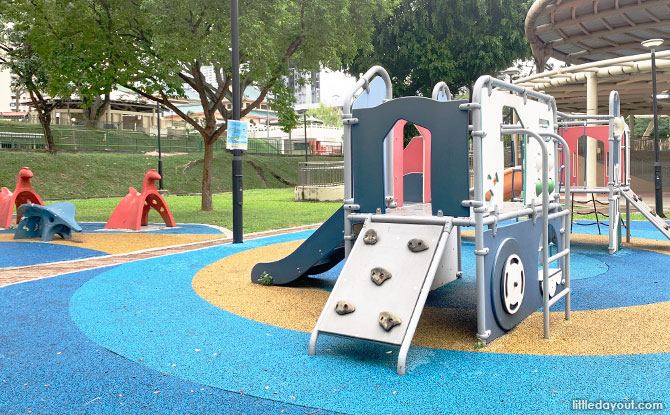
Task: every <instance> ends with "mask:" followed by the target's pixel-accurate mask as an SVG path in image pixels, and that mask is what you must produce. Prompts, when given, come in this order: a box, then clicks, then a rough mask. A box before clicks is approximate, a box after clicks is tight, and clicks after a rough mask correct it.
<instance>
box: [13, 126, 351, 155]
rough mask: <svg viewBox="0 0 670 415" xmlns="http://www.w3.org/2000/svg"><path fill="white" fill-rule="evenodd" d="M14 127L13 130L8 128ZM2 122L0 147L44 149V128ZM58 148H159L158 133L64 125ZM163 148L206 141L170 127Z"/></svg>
mask: <svg viewBox="0 0 670 415" xmlns="http://www.w3.org/2000/svg"><path fill="white" fill-rule="evenodd" d="M6 130H11V131H6ZM6 130H5V131H3V127H2V126H0V149H11V150H43V149H46V147H47V145H46V139H45V138H44V134H43V133H42V132H41V129H40V128H32V127H30V126H28V127H26V128H24V127H16V126H11V127H6ZM52 133H53V137H54V144H55V146H56V150H59V151H108V152H136V153H145V152H152V151H158V140H157V137H156V136H155V135H149V134H145V133H141V132H132V131H115V130H88V129H79V128H73V129H62V128H54V129H53V130H52ZM214 148H215V150H222V149H225V148H226V140H225V137H224V138H220V139H219V140H217V141H216V143H215V144H214ZM161 150H162V151H163V152H165V153H191V152H202V151H203V150H204V143H203V139H202V136H200V134H185V133H184V134H176V133H174V132H172V131H169V132H168V133H167V134H165V135H162V137H161ZM305 151H307V152H308V154H309V155H324V156H327V155H341V154H342V146H341V145H339V144H337V145H332V146H323V145H318V146H314V145H308V146H305V143H304V142H302V141H296V140H282V139H270V140H265V139H260V138H250V139H249V145H248V150H247V152H248V153H254V154H288V155H304V154H305Z"/></svg>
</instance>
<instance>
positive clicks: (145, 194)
mask: <svg viewBox="0 0 670 415" xmlns="http://www.w3.org/2000/svg"><path fill="white" fill-rule="evenodd" d="M160 179H161V176H160V174H158V172H157V171H156V170H153V169H152V170H149V171H147V172H146V174H145V175H144V181H143V182H142V192H141V193H140V192H138V191H137V190H135V188H134V187H132V186H131V187H129V188H128V194H127V195H126V196H124V198H123V199H121V201H120V202H119V204H118V205H117V206H116V208H115V209H114V212H112V215H111V216H110V217H109V220H108V221H107V223H106V224H105V229H130V230H134V231H139V230H140V229H141V227H142V226H146V225H148V224H149V210H150V209H154V210H156V211H157V212H158V213H159V214H160V215H161V218H163V221H164V222H165V225H166V226H168V227H174V226H177V225H176V224H175V221H174V218H173V217H172V213H171V212H170V208H169V207H168V205H167V203H166V202H165V199H163V196H161V195H160V193H158V189H156V182H157V181H158V180H160Z"/></svg>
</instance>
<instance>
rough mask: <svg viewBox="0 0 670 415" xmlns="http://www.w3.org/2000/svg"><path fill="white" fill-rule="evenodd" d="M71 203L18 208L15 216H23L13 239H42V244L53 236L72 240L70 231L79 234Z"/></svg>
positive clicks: (27, 205) (79, 228)
mask: <svg viewBox="0 0 670 415" xmlns="http://www.w3.org/2000/svg"><path fill="white" fill-rule="evenodd" d="M74 213H75V207H74V205H73V204H72V203H67V202H64V203H53V204H51V205H48V206H42V205H37V204H34V203H26V204H23V205H21V206H19V209H18V211H17V215H20V216H23V219H21V222H19V226H18V227H17V228H16V232H15V233H14V239H30V238H40V237H41V238H42V242H49V241H51V240H53V238H54V236H55V235H60V237H61V238H63V239H72V231H74V232H81V231H82V229H81V226H79V224H78V223H77V221H75V219H74Z"/></svg>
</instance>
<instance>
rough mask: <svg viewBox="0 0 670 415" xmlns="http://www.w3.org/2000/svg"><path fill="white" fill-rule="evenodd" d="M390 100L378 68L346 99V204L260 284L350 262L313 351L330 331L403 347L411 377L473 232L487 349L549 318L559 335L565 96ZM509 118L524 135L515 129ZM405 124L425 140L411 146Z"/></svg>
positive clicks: (261, 269) (565, 260) (564, 265)
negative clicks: (511, 162)
mask: <svg viewBox="0 0 670 415" xmlns="http://www.w3.org/2000/svg"><path fill="white" fill-rule="evenodd" d="M379 90H381V91H384V92H385V93H383V94H377V92H376V91H379ZM391 91H392V87H391V81H390V78H389V76H388V74H387V73H386V71H385V70H384V69H383V68H381V67H379V66H376V67H373V68H372V69H370V70H369V71H368V72H367V73H366V74H365V75H364V76H363V77H362V78H361V79H360V80H359V81H358V83H357V84H356V86H355V88H354V89H353V90H352V92H351V93H350V94H349V95H348V96H347V97H346V98H345V101H344V111H343V122H344V156H345V170H344V183H345V184H344V188H345V199H344V205H343V207H342V208H340V209H339V210H338V211H337V212H336V213H335V214H334V215H333V216H332V217H331V218H330V219H328V220H327V221H326V222H325V223H324V224H323V225H322V226H321V227H320V228H319V229H317V230H316V231H315V232H314V233H313V234H312V235H311V236H310V237H309V238H308V239H307V240H306V241H305V242H304V243H303V244H302V245H301V246H299V247H298V248H297V249H296V250H295V251H294V252H293V253H292V254H290V255H289V256H287V257H286V258H284V259H282V260H279V261H275V262H271V263H259V264H257V265H256V266H255V267H254V268H253V270H252V275H251V279H252V281H253V282H256V283H260V282H261V281H264V283H267V281H268V280H269V281H270V282H271V283H272V284H275V285H281V284H287V283H290V282H292V281H294V280H296V279H298V278H300V277H304V276H307V275H314V274H319V273H322V272H324V271H326V270H328V269H330V268H332V267H333V266H334V265H336V264H337V263H339V262H340V260H341V259H342V258H343V257H346V262H345V264H344V267H343V269H342V272H341V274H340V276H339V278H338V279H337V281H336V283H335V286H334V288H333V290H332V292H331V295H330V297H329V299H328V301H327V303H326V306H325V308H324V310H323V312H322V314H321V316H320V317H319V319H318V321H317V323H316V326H315V328H314V331H313V333H312V336H311V338H310V343H309V353H310V355H314V354H315V353H316V343H317V339H318V337H319V335H320V334H328V335H336V336H344V337H350V338H356V339H362V340H367V341H372V342H378V343H383V344H389V345H395V346H400V351H399V355H398V364H397V372H398V374H404V373H405V371H406V357H407V353H408V350H409V346H410V344H411V341H412V338H413V335H414V332H415V329H416V327H417V324H418V321H419V318H420V316H421V312H422V310H423V306H424V304H425V301H426V298H427V296H428V293H429V291H431V290H433V289H437V288H439V287H442V286H444V285H446V284H448V283H450V282H453V281H455V280H457V279H458V278H459V277H460V276H461V262H460V261H461V228H462V227H474V228H475V255H476V308H477V328H476V336H477V338H478V339H479V341H480V342H481V344H482V345H486V343H487V342H490V341H493V340H494V339H496V338H497V337H499V336H501V335H503V334H504V333H506V332H507V331H509V330H511V329H512V328H514V326H516V325H517V324H518V323H519V322H520V321H522V320H523V319H524V318H526V317H527V316H528V315H530V314H531V313H533V312H535V311H536V310H537V309H538V308H540V307H542V308H543V313H544V336H545V337H546V338H548V337H549V310H550V308H551V306H552V305H554V304H555V303H556V302H558V301H559V300H560V299H562V298H565V318H566V319H569V318H570V226H569V214H570V209H569V207H570V184H569V182H567V183H566V185H565V187H566V189H565V190H566V200H565V204H564V205H561V203H560V193H559V191H558V188H557V187H556V186H555V183H557V182H558V179H559V175H560V173H559V172H560V171H562V169H563V168H562V167H559V163H558V160H559V159H558V154H559V152H567V143H566V142H565V140H564V139H563V138H562V137H560V136H559V135H557V134H556V131H557V117H558V112H557V110H556V105H555V101H554V99H553V98H552V97H551V96H548V95H545V94H542V93H538V92H534V91H531V90H528V89H526V88H523V87H519V86H515V85H512V84H509V83H506V82H503V81H500V80H497V79H495V78H492V77H489V76H485V77H481V78H480V79H479V80H478V81H477V83H476V84H475V87H474V94H473V100H472V103H471V104H469V103H467V102H466V101H452V100H451V96H450V95H451V94H450V93H449V90H448V88H447V87H446V84H444V83H440V84H438V85H436V86H435V88H434V90H433V97H432V99H431V98H424V97H403V98H397V99H393V97H392V92H391ZM510 111H514V113H515V114H516V116H517V118H518V120H519V123H518V124H513V123H510V122H504V118H505V116H504V114H505V113H509V112H510ZM469 112H472V119H473V125H472V127H470V126H469V123H468V117H469ZM405 122H412V123H414V124H415V125H416V126H417V128H418V129H419V131H420V132H421V135H422V137H423V140H421V141H417V142H416V143H415V144H411V147H410V146H408V147H407V148H405V149H403V146H402V134H399V132H401V131H402V127H401V124H403V125H404V123H405ZM470 128H471V129H472V132H471V135H472V137H473V160H474V162H473V164H474V192H473V197H470V195H469V194H470V189H469V169H468V135H469V130H470ZM512 134H518V135H522V136H523V137H524V141H525V142H526V143H525V145H524V147H523V148H524V152H525V154H524V163H525V166H524V168H523V180H522V183H521V186H522V192H521V199H520V200H519V201H506V200H505V199H504V196H505V193H506V192H505V190H506V189H505V183H504V182H505V180H504V178H505V170H506V169H505V165H504V159H503V155H504V147H503V146H504V143H503V137H504V136H511V135H512ZM421 147H423V148H421ZM408 148H409V150H408ZM406 155H409V157H410V158H409V159H405V158H404V156H406ZM418 155H421V156H422V157H419V156H418ZM419 159H421V162H420V163H417V161H418V160H419ZM564 159H565V166H564V169H565V172H566V174H567V175H568V176H569V174H570V158H569V157H565V158H564ZM405 165H408V166H409V167H410V168H409V170H407V169H405V167H404V166H405ZM507 170H509V169H507ZM508 175H511V177H516V171H515V170H514V169H512V170H511V173H509V174H508ZM401 180H402V181H401ZM509 194H510V192H508V195H509ZM513 220H515V221H513ZM538 248H539V249H538Z"/></svg>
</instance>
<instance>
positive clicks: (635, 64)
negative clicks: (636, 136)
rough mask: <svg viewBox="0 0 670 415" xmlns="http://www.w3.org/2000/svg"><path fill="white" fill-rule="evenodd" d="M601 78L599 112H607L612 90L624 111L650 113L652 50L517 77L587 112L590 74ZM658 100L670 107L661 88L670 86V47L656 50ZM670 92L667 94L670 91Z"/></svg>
mask: <svg viewBox="0 0 670 415" xmlns="http://www.w3.org/2000/svg"><path fill="white" fill-rule="evenodd" d="M589 76H593V77H595V81H596V82H597V93H598V107H599V110H600V111H599V113H606V112H607V105H608V97H609V93H610V91H613V90H616V91H619V96H620V97H621V112H622V113H623V114H649V113H650V109H651V102H652V92H651V91H652V85H651V60H650V58H649V53H646V54H641V55H634V56H626V57H621V58H616V59H608V60H605V61H598V62H593V63H586V64H581V65H574V66H568V67H564V68H558V69H555V70H553V71H548V72H542V73H539V74H535V75H531V76H528V77H525V78H522V79H518V80H516V81H514V83H515V84H517V85H522V86H525V87H528V88H532V89H535V90H537V91H544V92H546V93H547V94H550V95H552V96H554V97H555V98H556V104H557V105H558V108H559V109H560V110H561V111H573V112H584V111H585V109H586V94H587V88H586V82H587V77H589ZM656 84H657V87H658V97H659V100H658V104H659V107H660V108H661V109H666V108H670V100H668V99H667V98H665V97H662V96H661V91H664V90H667V89H670V50H666V51H663V52H657V53H656ZM666 94H667V93H665V94H663V95H666Z"/></svg>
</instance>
